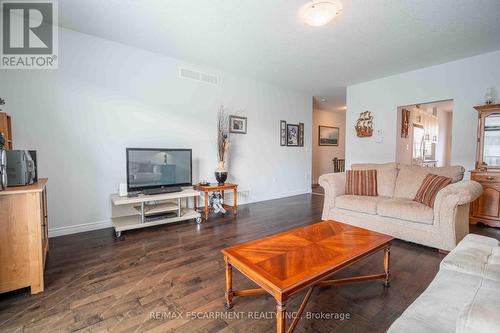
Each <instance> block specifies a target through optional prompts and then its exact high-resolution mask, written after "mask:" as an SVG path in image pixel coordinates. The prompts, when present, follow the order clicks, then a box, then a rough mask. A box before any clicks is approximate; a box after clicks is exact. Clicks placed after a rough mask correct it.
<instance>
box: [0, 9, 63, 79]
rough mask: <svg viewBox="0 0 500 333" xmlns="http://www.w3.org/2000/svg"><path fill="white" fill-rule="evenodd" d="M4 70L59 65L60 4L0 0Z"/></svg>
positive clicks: (0, 66)
mask: <svg viewBox="0 0 500 333" xmlns="http://www.w3.org/2000/svg"><path fill="white" fill-rule="evenodd" d="M0 6H1V10H0V12H1V13H0V14H1V15H0V18H1V25H0V26H1V55H0V56H1V59H0V68H2V69H56V68H57V63H58V61H57V46H58V39H57V37H58V27H57V3H56V2H55V1H47V0H44V1H42V0H32V1H29V2H28V1H14V0H2V1H0Z"/></svg>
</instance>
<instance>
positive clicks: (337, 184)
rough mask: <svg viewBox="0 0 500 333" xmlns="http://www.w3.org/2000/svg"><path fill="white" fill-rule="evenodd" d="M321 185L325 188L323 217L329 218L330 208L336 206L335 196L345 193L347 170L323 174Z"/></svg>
mask: <svg viewBox="0 0 500 333" xmlns="http://www.w3.org/2000/svg"><path fill="white" fill-rule="evenodd" d="M319 185H321V187H323V189H324V190H325V200H324V203H323V215H322V218H323V220H327V219H328V213H329V211H330V209H332V208H333V207H335V198H336V197H338V196H339V195H344V194H345V172H338V173H327V174H324V175H321V176H320V177H319Z"/></svg>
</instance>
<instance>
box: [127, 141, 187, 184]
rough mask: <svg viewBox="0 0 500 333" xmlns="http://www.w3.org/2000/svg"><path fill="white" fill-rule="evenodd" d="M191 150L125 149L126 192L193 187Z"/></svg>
mask: <svg viewBox="0 0 500 333" xmlns="http://www.w3.org/2000/svg"><path fill="white" fill-rule="evenodd" d="M191 169H192V151H191V149H161V148H127V191H128V192H138V191H147V190H154V189H162V188H170V187H175V188H179V187H180V186H190V185H192V182H193V181H192V172H191Z"/></svg>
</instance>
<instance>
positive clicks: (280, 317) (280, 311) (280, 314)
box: [276, 302, 286, 333]
mask: <svg viewBox="0 0 500 333" xmlns="http://www.w3.org/2000/svg"><path fill="white" fill-rule="evenodd" d="M285 330H286V305H285V302H278V303H277V304H276V332H277V333H285Z"/></svg>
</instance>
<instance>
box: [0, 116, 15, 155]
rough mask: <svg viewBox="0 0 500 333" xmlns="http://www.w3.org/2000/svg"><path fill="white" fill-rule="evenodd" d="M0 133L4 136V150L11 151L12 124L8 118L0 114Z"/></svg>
mask: <svg viewBox="0 0 500 333" xmlns="http://www.w3.org/2000/svg"><path fill="white" fill-rule="evenodd" d="M0 133H3V135H4V136H5V141H6V142H5V148H6V149H12V124H11V118H10V116H9V115H8V114H7V113H5V112H0Z"/></svg>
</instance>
